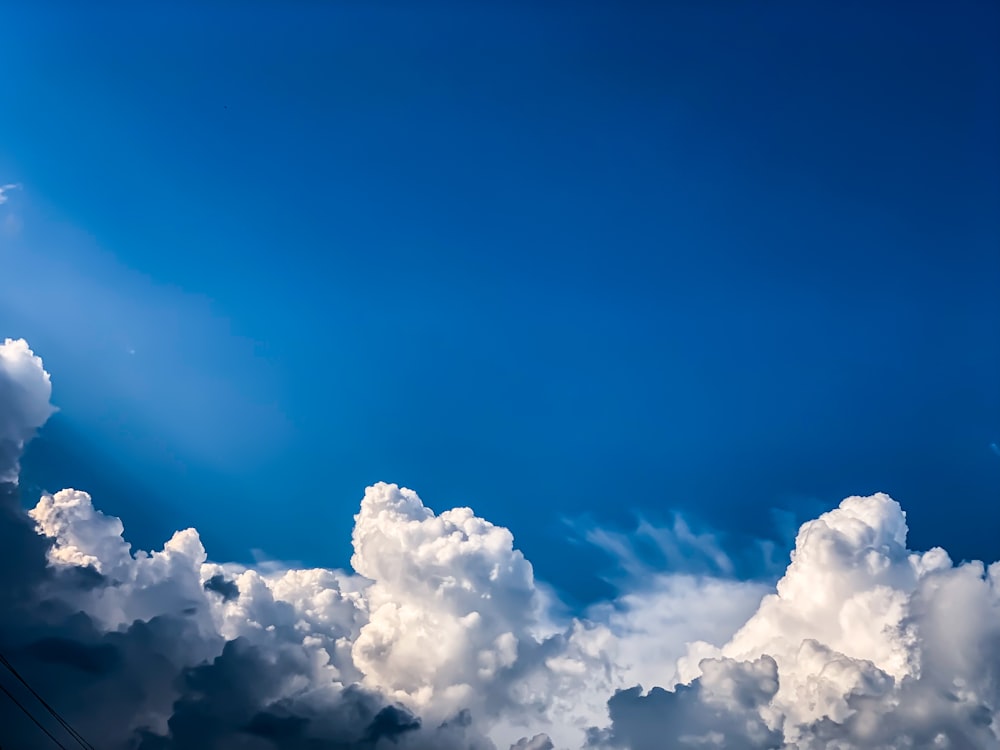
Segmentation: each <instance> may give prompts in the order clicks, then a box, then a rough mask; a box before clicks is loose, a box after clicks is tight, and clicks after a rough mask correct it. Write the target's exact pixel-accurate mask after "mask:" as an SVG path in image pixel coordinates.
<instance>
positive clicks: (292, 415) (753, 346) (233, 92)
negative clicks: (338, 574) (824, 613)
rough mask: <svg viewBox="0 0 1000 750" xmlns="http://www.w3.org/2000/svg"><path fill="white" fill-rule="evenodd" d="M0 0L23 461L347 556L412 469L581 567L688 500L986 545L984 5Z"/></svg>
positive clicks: (579, 586) (995, 394)
mask: <svg viewBox="0 0 1000 750" xmlns="http://www.w3.org/2000/svg"><path fill="white" fill-rule="evenodd" d="M6 5H7V7H5V8H4V10H3V22H2V23H0V69H2V70H3V73H2V75H0V107H2V112H0V184H17V185H19V186H20V187H19V188H12V189H9V190H7V191H5V193H4V195H5V197H6V198H7V200H6V202H5V203H4V204H3V205H2V206H0V230H2V231H0V335H4V336H17V337H24V338H26V339H28V340H29V341H30V342H31V345H32V347H33V348H34V350H35V351H36V352H37V353H38V354H40V355H41V356H42V357H43V358H44V359H45V363H46V368H47V369H48V370H49V371H50V372H52V373H53V377H54V396H53V400H54V402H55V403H56V404H57V405H58V406H59V407H60V408H61V409H62V412H61V413H60V414H57V415H56V416H55V417H53V419H52V420H51V421H50V423H49V425H48V426H47V427H46V428H45V429H44V431H43V433H42V436H41V438H40V439H39V440H37V441H35V442H34V443H33V444H32V445H31V448H30V450H29V452H28V455H27V456H26V459H25V470H24V473H23V475H22V476H23V478H22V483H23V485H24V486H25V487H28V488H33V489H34V490H36V491H37V489H39V488H45V489H53V490H54V489H58V488H61V487H63V486H67V485H71V486H77V487H79V488H80V489H86V490H88V491H91V492H92V493H93V494H94V496H95V499H96V501H97V502H98V504H99V505H100V506H101V507H102V509H103V510H105V511H107V512H109V513H113V514H115V515H119V516H121V517H122V518H123V519H124V520H125V522H126V527H127V528H128V529H129V532H130V536H131V538H132V540H133V541H134V542H136V543H137V544H138V545H139V546H141V547H145V548H149V547H152V546H159V545H160V543H161V542H162V540H163V539H165V538H166V537H167V536H168V535H169V534H170V533H171V532H172V531H173V530H174V529H175V528H178V527H185V526H196V527H197V528H198V529H199V531H200V532H201V534H202V537H203V538H204V539H205V542H206V546H207V547H208V549H209V550H210V551H211V553H212V554H213V556H215V557H219V558H225V559H235V560H249V559H251V557H252V556H253V555H263V556H265V557H267V558H279V559H285V560H298V561H303V562H305V563H307V564H316V565H319V564H322V565H330V566H342V565H345V564H346V563H347V558H348V556H349V553H350V547H349V545H348V539H349V536H350V529H351V524H352V514H353V513H354V512H356V509H357V504H358V501H359V500H360V497H361V494H362V492H363V489H364V487H365V486H366V485H367V484H370V483H372V482H375V481H380V480H384V481H391V482H398V483H400V484H404V485H407V486H410V487H413V488H414V489H416V490H418V491H419V492H420V494H421V495H422V496H423V497H424V498H426V499H427V500H428V502H429V503H430V504H431V505H432V506H434V507H436V508H438V509H442V508H446V507H451V506H453V505H457V504H469V505H472V507H474V508H475V510H476V512H477V513H478V514H479V515H481V516H484V517H486V518H489V519H491V520H492V521H494V522H496V523H499V524H502V525H504V526H507V527H510V528H511V529H512V530H513V532H514V534H515V538H516V541H517V543H518V545H519V546H520V547H521V548H522V549H523V550H524V551H525V553H526V555H527V557H528V558H529V559H531V560H532V562H533V563H534V564H535V566H536V573H537V574H538V575H539V576H540V577H541V578H544V579H545V580H547V581H550V582H552V583H553V584H555V585H556V586H558V587H559V588H561V589H562V590H564V592H566V594H567V595H568V596H569V597H570V598H575V599H576V600H577V601H578V602H583V601H588V600H590V599H592V598H594V597H596V596H597V595H598V594H599V593H600V592H601V590H602V589H601V587H602V584H601V581H600V576H601V575H603V574H606V573H608V572H609V565H610V560H609V559H608V558H607V557H605V556H603V555H602V554H601V553H599V552H597V551H596V550H593V549H591V548H589V547H588V546H587V545H581V544H579V543H577V541H578V540H579V537H580V535H581V529H585V528H588V527H589V525H591V524H599V525H601V526H603V527H607V528H612V529H613V528H620V529H628V528H630V527H631V526H633V525H634V523H635V519H636V517H637V516H638V515H642V516H644V517H647V518H649V519H651V520H652V521H654V522H658V523H662V522H668V521H669V519H670V515H671V513H672V512H674V511H680V512H682V513H684V514H685V516H686V517H688V518H689V519H691V523H692V524H693V525H695V526H696V527H698V528H711V529H715V530H718V531H720V532H723V533H727V534H730V535H733V536H734V538H736V539H737V541H733V544H735V545H736V546H739V542H738V539H740V538H749V537H766V536H770V537H772V538H774V539H776V540H779V541H782V543H783V548H784V541H785V537H784V536H783V535H784V534H785V533H786V532H787V529H788V528H790V527H791V520H790V519H798V520H802V519H805V518H808V517H810V516H812V515H814V514H815V513H816V512H817V510H821V509H825V508H828V507H832V506H833V505H835V504H836V503H837V502H838V501H839V499H840V498H842V497H844V496H846V495H851V494H867V493H870V492H874V491H877V490H882V491H886V492H889V493H890V494H892V495H893V496H894V497H895V498H897V499H898V500H899V501H900V502H901V503H902V504H903V507H904V508H905V509H907V511H908V513H909V523H910V528H911V533H912V536H911V546H913V547H915V548H923V547H925V546H929V545H936V544H940V545H942V546H944V547H946V548H947V549H948V550H949V551H950V552H951V553H952V554H953V555H954V556H956V557H958V558H962V557H968V558H971V557H977V558H982V559H988V560H992V559H996V557H997V556H998V555H997V553H998V548H997V543H996V539H997V533H998V531H1000V502H998V501H1000V459H998V457H997V455H996V453H995V452H994V451H993V450H992V449H991V447H990V446H991V443H995V442H997V441H998V440H1000V291H998V290H1000V213H998V206H1000V143H998V135H997V134H998V133H1000V46H998V45H997V42H996V39H997V38H998V34H1000V6H997V4H996V3H992V2H985V1H984V2H956V3H948V4H941V3H923V2H912V3H905V4H904V3H877V4H874V3H861V2H847V3H844V2H826V3H801V2H772V3H751V4H745V3H728V2H722V3H696V2H672V3H645V2H614V3H611V2H608V3H592V2H575V3H568V2H567V3H557V2H537V3H526V2H505V3H459V2H453V3H445V2H440V3H421V4H419V7H418V5H417V4H414V3H402V2H400V3H368V2H337V3H334V2H331V3H314V2H288V3H276V2H275V3H268V2H247V3H239V4H234V3H212V2H209V3H204V2H199V3H188V4H181V3H177V4H171V6H170V8H171V9H170V10H169V12H168V11H166V10H164V8H163V7H160V8H155V7H149V6H147V5H146V4H133V3H129V4H124V3H123V4H117V3H110V2H109V3H100V4H91V3H87V4H79V3H74V4H65V5H60V6H56V5H53V4H48V5H47V4H46V3H42V2H39V3H18V4H14V3H9V4H6ZM95 6H96V7H95ZM873 6H877V7H873ZM164 7H165V6H164ZM57 10H58V12H56V11H57ZM567 520H569V521H570V522H571V524H567V523H566V521H567ZM574 525H575V530H574ZM574 540H577V541H574ZM748 565H749V563H748ZM751 567H752V565H751ZM748 572H749V573H752V572H754V571H752V570H750V571H748Z"/></svg>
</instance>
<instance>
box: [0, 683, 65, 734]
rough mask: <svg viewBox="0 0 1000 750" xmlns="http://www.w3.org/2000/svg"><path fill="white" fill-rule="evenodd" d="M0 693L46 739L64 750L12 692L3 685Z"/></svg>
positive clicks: (0, 686)
mask: <svg viewBox="0 0 1000 750" xmlns="http://www.w3.org/2000/svg"><path fill="white" fill-rule="evenodd" d="M0 691H2V692H3V693H4V694H5V695H6V696H7V697H8V698H10V699H11V700H12V701H14V705H15V706H17V707H18V708H19V709H21V710H22V711H23V712H24V715H25V716H27V717H28V718H29V719H31V721H32V722H33V723H34V725H35V726H36V727H38V728H39V729H41V730H42V731H43V732H45V736H46V737H48V738H49V739H50V740H52V741H53V742H54V743H55V744H56V747H58V748H61V749H62V750H66V746H65V745H64V744H63V743H61V742H60V741H59V740H57V739H56V738H55V737H54V736H53V734H52V732H50V731H49V730H48V729H46V728H45V726H44V725H43V724H42V722H40V721H39V720H38V719H36V718H35V717H34V716H33V715H32V713H31V711H29V710H28V709H27V708H25V706H24V704H23V703H21V701H19V700H18V699H17V698H16V697H14V694H13V693H12V692H10V691H9V690H8V689H7V688H5V687H4V686H3V685H0Z"/></svg>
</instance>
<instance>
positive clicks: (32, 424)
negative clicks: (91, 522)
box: [0, 339, 54, 482]
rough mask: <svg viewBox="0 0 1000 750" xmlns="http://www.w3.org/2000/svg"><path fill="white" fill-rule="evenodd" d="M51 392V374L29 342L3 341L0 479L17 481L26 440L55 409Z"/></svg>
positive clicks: (0, 358)
mask: <svg viewBox="0 0 1000 750" xmlns="http://www.w3.org/2000/svg"><path fill="white" fill-rule="evenodd" d="M51 396H52V382H51V381H50V379H49V374H48V373H47V372H46V371H45V368H44V367H43V366H42V360H41V358H39V357H37V356H36V355H35V353H34V352H33V351H31V349H30V348H29V347H28V343H27V342H26V341H25V340H24V339H6V340H5V341H4V343H3V344H0V482H17V475H18V470H19V463H18V462H19V459H20V456H21V451H22V450H23V449H24V445H25V443H26V442H27V441H29V440H30V439H31V438H32V437H33V436H34V434H35V431H36V430H37V429H38V428H39V427H41V426H42V425H43V424H45V422H46V420H47V419H48V418H49V416H51V415H52V413H53V411H54V409H53V407H52V406H51V405H50V404H49V399H50V398H51Z"/></svg>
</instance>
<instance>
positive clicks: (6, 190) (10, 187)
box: [0, 182, 21, 206]
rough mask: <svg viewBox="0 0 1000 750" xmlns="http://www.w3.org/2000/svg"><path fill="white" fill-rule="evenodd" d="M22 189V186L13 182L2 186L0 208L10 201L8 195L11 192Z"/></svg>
mask: <svg viewBox="0 0 1000 750" xmlns="http://www.w3.org/2000/svg"><path fill="white" fill-rule="evenodd" d="M20 189H21V186H20V185H18V184H17V183H13V182H8V183H7V184H6V185H0V206H2V205H3V204H4V203H6V202H7V200H8V195H7V194H8V193H9V192H10V191H11V190H20Z"/></svg>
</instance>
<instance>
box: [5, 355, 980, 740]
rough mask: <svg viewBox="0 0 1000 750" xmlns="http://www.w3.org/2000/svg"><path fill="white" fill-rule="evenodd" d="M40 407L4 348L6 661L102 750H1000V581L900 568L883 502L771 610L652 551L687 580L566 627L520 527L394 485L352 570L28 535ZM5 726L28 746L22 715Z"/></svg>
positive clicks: (368, 518)
mask: <svg viewBox="0 0 1000 750" xmlns="http://www.w3.org/2000/svg"><path fill="white" fill-rule="evenodd" d="M50 393H51V386H50V383H49V378H48V375H47V374H46V373H45V371H44V369H43V367H42V363H41V361H40V360H39V359H38V358H37V357H35V356H34V354H33V353H32V352H31V350H30V349H29V348H28V346H27V344H25V343H24V342H23V341H10V340H8V341H7V343H6V344H5V345H4V347H3V348H2V349H0V420H2V421H0V429H2V430H3V432H2V434H3V436H4V439H5V441H6V442H5V443H4V445H5V453H4V454H3V457H4V461H5V463H4V464H3V466H4V467H5V472H6V473H5V474H4V477H5V478H6V479H7V483H6V484H0V487H2V488H3V492H0V565H2V569H3V570H4V571H17V575H13V576H10V575H5V576H0V607H2V609H3V611H4V612H5V616H4V617H3V618H0V652H3V653H4V654H5V655H6V656H7V657H8V658H9V659H10V660H11V662H13V663H14V664H16V665H17V667H18V668H19V669H20V670H21V671H22V673H23V674H24V675H25V676H26V677H28V679H29V680H30V681H31V682H32V684H33V685H35V686H36V687H37V688H38V689H39V691H40V692H41V693H42V694H43V695H45V696H46V697H47V698H49V700H50V701H51V702H52V703H53V704H55V705H56V706H57V707H58V708H59V710H60V711H61V712H62V713H64V714H65V715H66V716H67V718H68V719H69V720H70V721H71V722H72V723H73V724H74V726H76V727H77V728H78V729H79V730H80V731H81V732H82V733H83V734H84V736H86V737H87V738H88V739H89V740H90V741H91V742H92V743H94V745H95V746H98V747H101V748H106V749H107V750H126V748H127V749H128V750H181V748H183V749H184V750H189V749H191V748H193V749H194V750H199V749H200V748H205V750H208V749H209V748H211V749H212V750H229V749H230V748H232V749H234V750H235V749H236V748H239V749H241V750H243V749H250V750H253V749H256V748H260V749H261V750H266V749H268V748H270V749H272V750H273V749H280V750H298V749H300V748H301V749H303V750H305V749H307V748H308V749H309V750H315V749H319V748H322V749H324V750H332V749H334V748H337V749H339V750H382V749H384V748H404V749H405V748H412V749H413V750H422V749H424V748H426V749H427V750H432V749H433V750H504V749H505V748H511V750H557V749H558V750H577V749H578V748H584V747H586V748H590V749H593V750H596V749H598V748H600V749H601V750H605V749H607V750H610V749H611V748H631V750H646V749H647V748H649V749H652V748H662V747H672V748H684V747H702V748H704V747H717V748H737V749H741V748H782V749H783V750H784V749H786V748H787V749H791V748H800V749H801V750H813V749H816V750H819V749H821V748H822V749H823V750H848V749H849V748H858V749H859V750H862V749H864V750H867V749H871V750H876V749H882V748H885V749H888V748H976V749H979V748H997V747H1000V740H998V710H1000V594H998V591H1000V586H998V582H1000V565H998V564H994V565H992V566H989V567H987V566H985V565H983V564H982V563H976V562H973V563H963V564H960V565H955V564H953V563H952V561H951V560H950V559H949V557H948V555H947V554H946V553H945V552H944V551H943V550H940V549H933V550H930V551H928V552H924V553H918V552H913V551H910V550H908V549H907V547H906V520H905V515H904V514H903V512H902V510H901V509H900V507H899V505H898V504H897V503H896V502H895V501H893V500H892V499H890V498H889V497H888V496H886V495H873V496H871V497H852V498H848V499H847V500H844V501H843V503H841V504H840V506H839V507H838V508H836V509H834V510H832V511H830V512H828V513H825V514H823V515H822V516H820V517H819V518H817V519H815V520H813V521H810V522H808V523H806V524H804V525H803V526H802V528H801V529H800V530H799V533H798V537H797V539H796V543H795V549H794V551H793V552H792V556H791V561H790V564H789V565H788V567H787V569H786V570H785V571H784V574H783V576H782V577H781V578H780V580H779V581H778V582H777V584H776V585H773V584H769V583H767V582H761V581H740V580H736V579H735V578H734V577H733V576H732V575H731V572H732V566H731V565H729V563H728V562H727V561H728V558H727V557H726V556H725V555H724V553H723V552H722V551H721V549H720V547H719V545H718V542H717V540H716V539H715V538H713V537H712V536H711V535H705V534H695V533H693V532H691V530H690V529H689V528H688V527H687V526H683V525H682V526H677V525H676V524H675V526H674V527H673V528H672V529H671V530H668V531H669V535H668V536H666V537H664V536H663V534H662V533H659V532H657V533H654V532H653V531H652V530H650V529H647V530H646V531H645V532H642V534H640V536H642V535H643V534H644V535H645V537H646V541H648V540H649V539H655V540H656V542H657V544H658V545H659V546H660V549H662V550H663V553H664V557H665V558H666V559H667V560H668V561H670V564H671V568H672V569H671V570H667V571H665V572H663V571H659V572H658V571H656V570H654V569H652V568H650V567H649V566H648V564H645V563H643V565H642V569H641V571H639V569H638V568H636V571H637V572H641V579H639V578H633V579H631V580H630V582H629V583H628V584H627V585H626V587H625V588H624V589H623V591H622V593H621V595H620V596H618V597H617V598H616V599H615V600H614V601H611V602H607V603H604V604H601V605H597V606H594V607H592V608H591V609H590V610H588V611H587V612H586V613H585V614H584V615H583V616H580V617H577V618H563V617H561V616H560V615H559V614H558V613H559V612H562V611H564V609H565V608H564V607H561V606H558V602H553V600H552V596H551V594H548V593H546V590H545V589H544V587H541V586H540V585H539V584H538V583H537V582H536V580H535V576H534V571H533V569H532V566H531V564H530V563H529V562H528V561H527V560H526V559H525V558H524V556H523V555H522V554H521V552H519V551H518V550H517V548H516V546H515V543H514V537H513V535H512V534H511V532H510V531H509V530H508V529H505V528H503V527H500V526H496V525H494V524H491V523H490V522H489V521H486V520H485V519H482V518H480V517H478V516H477V515H476V514H475V513H474V512H473V511H472V510H471V509H469V508H454V509H450V510H445V511H443V512H441V513H435V512H434V511H433V510H431V509H430V508H429V507H427V506H426V505H425V504H424V502H423V501H422V500H421V498H420V497H419V496H418V495H417V494H416V493H415V492H413V491H412V490H409V489H406V488H401V487H398V486H396V485H392V484H382V483H379V484H375V485H373V486H371V487H369V488H368V489H367V490H366V491H365V494H364V497H363V498H362V500H361V504H360V508H359V511H358V514H357V515H356V516H355V527H354V532H353V535H352V540H351V541H352V543H353V548H354V554H353V557H352V560H351V563H352V569H351V570H329V569H301V568H280V567H276V566H244V565H236V564H232V563H217V562H213V561H212V560H211V559H210V558H209V555H208V553H207V552H206V550H205V548H204V546H203V545H202V543H201V540H200V538H199V536H198V533H197V532H196V531H195V530H194V529H185V530H181V531H178V532H177V533H175V534H174V535H173V536H172V537H171V538H170V539H169V540H168V541H167V542H166V543H165V544H164V545H163V548H162V549H160V550H156V551H152V552H145V551H141V550H135V549H133V548H132V547H131V545H130V544H129V543H128V541H127V539H126V536H125V531H124V527H123V524H122V523H121V521H120V520H119V519H117V518H114V517H111V516H108V515H105V514H103V513H101V512H100V510H98V509H97V508H96V507H95V506H94V503H93V501H92V498H91V497H90V496H89V495H88V494H87V493H86V492H82V491H79V490H74V489H65V490H61V491H59V492H56V493H54V494H46V495H44V496H43V497H42V498H41V499H40V500H39V501H38V503H37V504H36V505H35V507H34V508H32V509H31V510H30V511H28V512H24V511H23V510H21V508H20V504H19V498H18V494H17V493H18V488H17V486H16V484H14V483H13V480H14V479H16V467H17V460H18V456H19V454H20V451H21V450H22V449H23V447H24V444H25V442H26V441H27V440H28V439H30V437H31V435H32V434H33V433H34V431H35V430H36V429H37V428H38V427H40V426H41V425H42V424H43V423H44V421H45V419H46V418H47V417H48V415H49V414H50V413H51V407H50V406H49V396H50ZM664 533H666V532H664ZM657 534H659V536H657ZM594 541H595V542H599V543H600V544H601V545H602V546H603V547H604V548H605V549H608V550H618V551H620V552H621V553H622V554H623V555H625V556H627V554H629V551H630V550H631V549H633V548H632V547H630V545H631V544H632V542H631V541H630V540H629V539H628V538H626V537H624V536H621V535H613V534H607V533H605V534H597V535H596V536H594ZM689 552H690V554H691V555H694V556H695V564H693V565H692V566H688V567H687V569H683V568H684V566H683V565H681V563H682V562H683V559H682V558H683V557H684V556H685V555H687V554H688V553H689ZM623 559H625V558H623ZM636 559H637V558H636ZM678 568H682V569H680V570H678ZM554 605H556V606H554ZM5 684H6V683H5ZM638 684H641V685H645V686H647V687H649V688H650V689H649V690H648V691H646V690H645V689H644V688H643V687H639V686H638ZM0 728H2V736H0V740H2V741H4V742H5V744H7V743H10V744H12V746H25V747H31V746H36V745H37V743H38V739H39V737H38V734H37V731H38V730H37V728H35V727H34V726H32V725H31V724H30V723H29V722H27V720H25V719H24V717H22V716H19V715H18V714H17V713H16V710H15V709H14V708H13V707H12V705H10V704H9V703H7V702H3V703H0Z"/></svg>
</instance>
